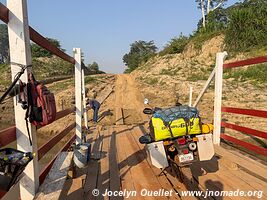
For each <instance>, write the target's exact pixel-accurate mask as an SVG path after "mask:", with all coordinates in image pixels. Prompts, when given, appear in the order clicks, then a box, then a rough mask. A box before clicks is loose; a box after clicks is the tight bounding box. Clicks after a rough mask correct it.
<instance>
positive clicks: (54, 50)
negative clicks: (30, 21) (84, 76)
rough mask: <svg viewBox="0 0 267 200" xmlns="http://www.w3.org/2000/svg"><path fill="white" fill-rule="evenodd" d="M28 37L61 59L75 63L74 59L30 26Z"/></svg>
mask: <svg viewBox="0 0 267 200" xmlns="http://www.w3.org/2000/svg"><path fill="white" fill-rule="evenodd" d="M29 31H30V38H31V40H32V41H33V42H35V43H36V44H38V45H39V46H41V47H43V48H44V49H46V50H48V51H49V52H51V53H53V54H55V55H56V56H58V57H60V58H62V59H63V60H65V61H67V62H69V63H71V64H75V59H74V58H73V57H71V56H69V55H68V54H66V53H65V52H63V51H61V50H60V49H59V48H57V47H56V46H55V45H54V44H53V43H51V42H49V41H48V40H47V39H46V38H45V37H43V36H42V35H41V34H40V33H38V32H37V31H36V30H34V29H33V28H32V27H29Z"/></svg>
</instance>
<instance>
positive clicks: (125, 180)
mask: <svg viewBox="0 0 267 200" xmlns="http://www.w3.org/2000/svg"><path fill="white" fill-rule="evenodd" d="M114 129H115V132H116V138H117V141H118V142H117V152H118V168H119V173H120V181H121V190H127V191H135V188H134V183H133V177H132V174H131V167H130V165H129V163H128V160H127V157H128V156H127V154H126V153H125V150H124V148H125V147H124V136H123V135H124V134H126V132H127V131H128V127H127V126H119V127H114ZM129 199H133V197H132V198H131V197H130V198H129Z"/></svg>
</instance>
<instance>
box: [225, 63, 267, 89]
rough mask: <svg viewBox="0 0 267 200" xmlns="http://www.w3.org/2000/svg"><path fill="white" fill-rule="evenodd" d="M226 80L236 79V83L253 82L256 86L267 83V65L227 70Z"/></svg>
mask: <svg viewBox="0 0 267 200" xmlns="http://www.w3.org/2000/svg"><path fill="white" fill-rule="evenodd" d="M224 78H225V79H228V78H234V80H235V81H242V82H244V81H249V80H251V81H252V84H253V85H255V86H261V85H262V84H266V83H267V64H259V65H254V66H249V67H248V68H246V69H228V70H225V73H224Z"/></svg>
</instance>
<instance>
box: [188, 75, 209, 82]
mask: <svg viewBox="0 0 267 200" xmlns="http://www.w3.org/2000/svg"><path fill="white" fill-rule="evenodd" d="M208 77H209V74H204V73H193V74H189V75H188V77H187V78H186V80H187V81H192V82H196V81H199V80H207V79H208Z"/></svg>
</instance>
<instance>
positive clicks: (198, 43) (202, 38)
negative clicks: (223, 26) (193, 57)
mask: <svg viewBox="0 0 267 200" xmlns="http://www.w3.org/2000/svg"><path fill="white" fill-rule="evenodd" d="M220 34H222V32H221V31H215V32H212V33H210V32H207V33H197V34H195V35H194V36H193V37H191V38H190V42H192V43H193V44H194V47H195V49H197V50H201V49H202V46H203V44H204V43H205V42H206V41H208V40H210V39H211V38H213V37H215V36H218V35H220Z"/></svg>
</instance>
